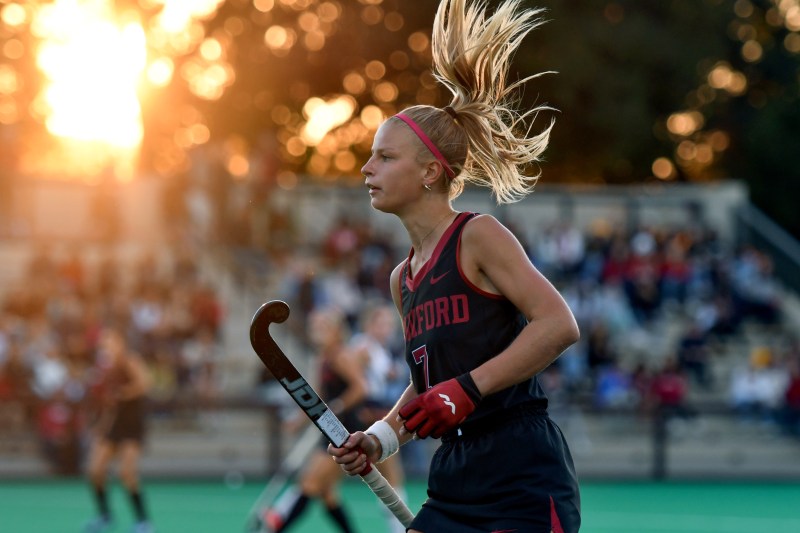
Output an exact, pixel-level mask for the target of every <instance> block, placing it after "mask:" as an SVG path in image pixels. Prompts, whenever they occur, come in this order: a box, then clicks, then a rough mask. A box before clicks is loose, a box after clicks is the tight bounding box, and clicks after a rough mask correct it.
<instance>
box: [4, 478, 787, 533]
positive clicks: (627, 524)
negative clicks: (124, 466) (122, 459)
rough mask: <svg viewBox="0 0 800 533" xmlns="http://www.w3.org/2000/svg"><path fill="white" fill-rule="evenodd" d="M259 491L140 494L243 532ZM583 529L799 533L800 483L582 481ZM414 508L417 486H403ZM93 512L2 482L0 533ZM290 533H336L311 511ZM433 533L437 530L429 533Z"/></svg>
mask: <svg viewBox="0 0 800 533" xmlns="http://www.w3.org/2000/svg"><path fill="white" fill-rule="evenodd" d="M260 491H261V486H259V485H257V484H254V483H249V484H244V485H242V486H239V487H232V486H229V485H226V484H225V483H224V482H222V481H219V482H214V481H200V482H188V481H187V482H174V481H169V482H167V481H158V482H157V481H148V482H147V485H146V496H147V499H148V504H149V506H150V509H151V511H152V515H153V518H154V522H155V525H156V527H157V531H158V532H159V533H242V532H243V531H244V517H245V515H246V513H247V511H248V509H249V508H250V506H251V504H252V503H253V501H254V500H255V499H256V497H257V496H258V494H259V492H260ZM582 491H583V492H582V495H583V520H584V527H582V528H581V532H582V533H612V532H637V533H646V532H653V533H751V532H754V531H769V532H770V533H797V532H800V510H798V502H800V483H795V484H789V483H781V484H777V483H776V484H768V483H763V484H761V483H754V484H744V483H662V484H655V483H644V482H643V483H635V482H631V483H600V482H587V483H584V484H583V485H582ZM409 492H410V496H409V497H410V500H411V507H412V510H413V509H415V508H417V507H418V506H419V505H420V503H421V502H422V499H423V498H424V486H423V485H422V484H421V483H414V484H412V485H411V486H410V487H409ZM111 494H112V505H113V507H114V509H116V511H117V527H116V529H115V530H114V531H116V532H120V533H122V532H125V531H127V530H128V528H129V526H130V523H131V514H130V510H129V507H128V505H127V501H125V499H124V497H123V493H122V490H121V488H120V487H119V486H118V485H112V487H111ZM343 494H344V497H345V498H346V501H347V505H348V509H349V510H350V513H351V515H352V516H353V518H354V519H355V520H356V522H357V525H358V531H359V532H360V533H380V532H383V531H385V526H384V521H383V518H382V516H381V514H380V512H379V505H378V503H377V500H376V499H375V497H374V496H373V495H372V493H371V492H370V491H369V489H368V488H367V487H366V486H364V485H363V484H362V483H361V482H360V481H358V480H348V481H346V482H345V483H344V486H343ZM91 514H92V506H91V499H90V494H89V491H88V488H87V486H86V485H85V484H84V483H83V482H82V481H80V480H69V481H42V482H38V481H31V482H27V481H15V482H0V532H2V533H71V532H75V533H78V532H80V530H81V525H82V524H83V522H84V521H85V520H86V519H87V518H88V517H90V516H91ZM292 531H293V532H296V533H325V532H328V531H330V532H335V531H336V530H335V529H333V528H332V527H331V526H329V525H328V524H327V523H326V522H325V518H324V516H323V513H322V512H320V509H319V506H318V505H313V506H311V508H310V511H309V512H308V513H306V516H304V517H303V520H302V522H300V523H298V524H297V526H296V527H295V528H293V529H292ZM434 533H435V532H434Z"/></svg>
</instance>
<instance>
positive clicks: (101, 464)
mask: <svg viewBox="0 0 800 533" xmlns="http://www.w3.org/2000/svg"><path fill="white" fill-rule="evenodd" d="M113 458H114V445H113V443H111V442H110V441H108V440H106V439H101V438H99V439H97V440H95V441H94V443H93V444H92V450H91V453H90V454H89V468H88V477H89V484H90V485H91V488H92V495H93V497H94V501H95V505H96V506H97V517H96V518H94V519H92V520H91V521H90V522H89V523H87V524H86V526H85V528H84V530H85V531H86V532H87V533H100V532H102V531H106V530H107V529H108V528H109V527H110V526H111V508H110V507H109V505H108V494H107V492H106V479H107V477H108V465H109V463H110V462H111V459H113Z"/></svg>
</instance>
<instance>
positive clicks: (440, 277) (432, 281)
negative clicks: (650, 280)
mask: <svg viewBox="0 0 800 533" xmlns="http://www.w3.org/2000/svg"><path fill="white" fill-rule="evenodd" d="M449 273H450V271H449V270H448V271H447V272H445V273H444V274H442V275H441V276H431V285H435V284H437V283H439V280H441V279H442V278H443V277H445V276H446V275H448V274H449Z"/></svg>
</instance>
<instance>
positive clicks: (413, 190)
mask: <svg viewBox="0 0 800 533" xmlns="http://www.w3.org/2000/svg"><path fill="white" fill-rule="evenodd" d="M418 151H419V143H418V142H417V141H416V139H415V137H414V132H412V131H411V129H410V128H409V127H408V126H406V125H405V124H402V123H400V122H399V121H387V122H384V123H383V125H381V127H380V128H379V129H378V132H377V133H376V134H375V139H374V141H373V143H372V156H371V157H370V158H369V160H368V161H367V163H366V164H365V165H364V166H363V167H362V168H361V172H362V174H364V176H365V178H366V179H365V180H364V181H365V183H366V185H367V187H368V188H369V196H370V199H371V203H372V207H374V208H375V209H378V210H380V211H384V212H387V213H398V212H400V211H402V209H403V207H404V206H406V205H408V203H410V202H412V201H414V200H416V199H418V198H420V197H421V195H422V191H423V190H424V189H423V187H422V184H423V181H422V180H423V178H424V176H425V167H424V166H423V165H421V164H420V163H419V162H418V161H417V154H418Z"/></svg>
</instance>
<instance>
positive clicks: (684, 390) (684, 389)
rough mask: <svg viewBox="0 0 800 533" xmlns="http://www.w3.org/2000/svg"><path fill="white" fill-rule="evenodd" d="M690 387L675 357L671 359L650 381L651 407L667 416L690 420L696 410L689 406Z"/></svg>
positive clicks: (668, 359)
mask: <svg viewBox="0 0 800 533" xmlns="http://www.w3.org/2000/svg"><path fill="white" fill-rule="evenodd" d="M688 392H689V386H688V383H687V381H686V376H685V374H684V373H683V372H682V371H681V369H680V367H679V366H678V362H677V360H676V359H675V358H674V357H669V358H667V360H666V361H665V362H664V364H663V365H662V367H661V369H660V370H659V371H658V372H656V373H655V374H654V375H653V377H652V379H651V380H650V391H649V405H650V406H651V408H655V409H658V410H659V411H660V412H661V413H662V414H665V415H667V416H670V417H672V416H677V417H680V418H689V417H691V416H693V415H694V410H693V409H692V408H691V407H690V406H689V404H688Z"/></svg>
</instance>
